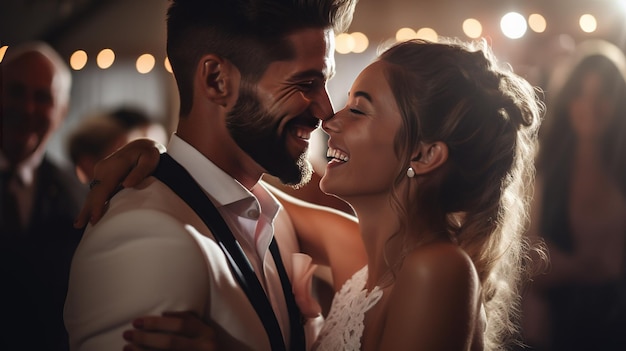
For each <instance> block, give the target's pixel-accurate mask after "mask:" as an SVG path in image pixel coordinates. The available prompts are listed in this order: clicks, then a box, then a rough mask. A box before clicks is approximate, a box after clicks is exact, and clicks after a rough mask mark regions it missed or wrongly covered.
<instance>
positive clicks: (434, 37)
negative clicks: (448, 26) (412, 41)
mask: <svg viewBox="0 0 626 351" xmlns="http://www.w3.org/2000/svg"><path fill="white" fill-rule="evenodd" d="M416 36H417V38H419V39H424V40H428V41H432V42H437V41H438V40H439V35H438V34H437V32H436V31H435V30H434V29H432V28H428V27H425V28H420V30H418V31H417V34H416Z"/></svg>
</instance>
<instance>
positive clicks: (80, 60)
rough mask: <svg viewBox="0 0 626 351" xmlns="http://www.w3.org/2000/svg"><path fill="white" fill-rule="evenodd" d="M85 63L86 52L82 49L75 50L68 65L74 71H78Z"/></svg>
mask: <svg viewBox="0 0 626 351" xmlns="http://www.w3.org/2000/svg"><path fill="white" fill-rule="evenodd" d="M86 64H87V53H86V52H85V51H84V50H76V51H74V53H73V54H72V56H70V67H72V69H73V70H75V71H80V70H81V69H83V68H85V65H86Z"/></svg>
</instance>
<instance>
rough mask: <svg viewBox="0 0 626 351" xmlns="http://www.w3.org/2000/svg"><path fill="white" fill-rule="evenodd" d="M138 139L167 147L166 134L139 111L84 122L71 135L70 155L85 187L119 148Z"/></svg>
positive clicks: (110, 113) (119, 110)
mask: <svg viewBox="0 0 626 351" xmlns="http://www.w3.org/2000/svg"><path fill="white" fill-rule="evenodd" d="M138 138H150V139H153V140H156V141H158V142H160V143H161V144H165V143H166V141H167V132H166V130H165V128H164V127H163V125H162V124H160V123H157V122H155V121H153V120H152V119H151V118H150V116H149V115H148V114H147V113H146V112H144V111H143V110H141V109H139V108H133V107H120V108H117V109H115V110H111V111H104V112H98V113H94V114H93V115H91V116H87V117H86V118H83V119H82V120H81V122H80V123H79V124H78V126H77V127H76V128H75V129H74V130H73V131H72V132H71V133H70V135H69V137H68V140H67V151H68V154H69V156H70V160H71V161H72V163H73V164H74V166H75V171H76V175H77V176H78V178H79V179H80V180H81V182H83V183H88V182H89V181H90V180H91V179H93V168H94V166H95V165H96V163H97V162H98V161H100V160H101V159H103V158H105V157H106V156H108V155H109V154H111V153H112V152H113V151H115V150H117V149H118V148H119V147H121V146H123V145H126V143H128V142H129V141H132V140H134V139H138Z"/></svg>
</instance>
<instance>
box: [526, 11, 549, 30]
mask: <svg viewBox="0 0 626 351" xmlns="http://www.w3.org/2000/svg"><path fill="white" fill-rule="evenodd" d="M528 26H529V27H530V29H532V30H533V31H534V32H535V33H543V32H545V30H546V27H547V23H546V19H545V18H544V17H543V16H542V15H540V14H538V13H533V14H532V15H530V16H528Z"/></svg>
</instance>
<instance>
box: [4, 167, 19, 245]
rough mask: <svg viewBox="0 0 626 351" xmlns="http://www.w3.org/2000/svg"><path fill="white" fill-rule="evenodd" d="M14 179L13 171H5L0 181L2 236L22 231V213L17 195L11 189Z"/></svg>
mask: <svg viewBox="0 0 626 351" xmlns="http://www.w3.org/2000/svg"><path fill="white" fill-rule="evenodd" d="M12 179H13V173H10V172H3V173H2V178H1V179H0V182H2V186H1V187H0V191H2V202H1V203H0V207H2V218H0V223H1V224H0V227H1V228H2V236H11V235H16V234H18V233H20V232H21V227H22V226H21V223H20V213H19V209H18V204H17V197H16V196H15V193H14V192H12V191H11V189H10V184H11V181H12Z"/></svg>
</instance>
